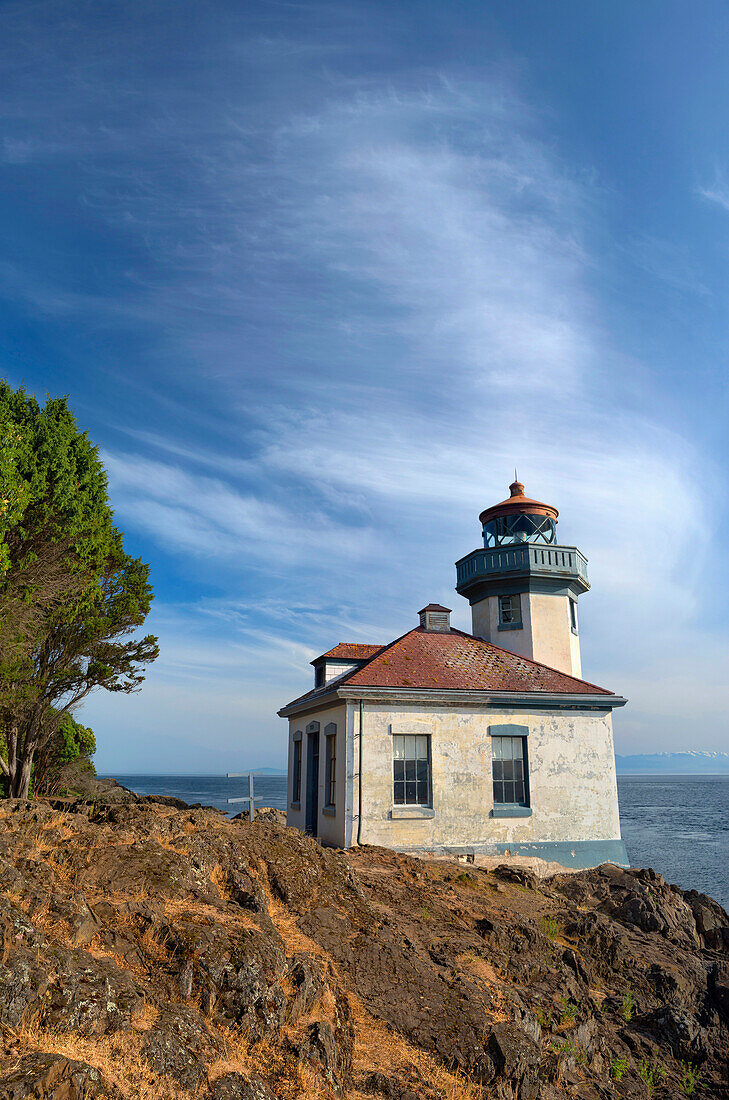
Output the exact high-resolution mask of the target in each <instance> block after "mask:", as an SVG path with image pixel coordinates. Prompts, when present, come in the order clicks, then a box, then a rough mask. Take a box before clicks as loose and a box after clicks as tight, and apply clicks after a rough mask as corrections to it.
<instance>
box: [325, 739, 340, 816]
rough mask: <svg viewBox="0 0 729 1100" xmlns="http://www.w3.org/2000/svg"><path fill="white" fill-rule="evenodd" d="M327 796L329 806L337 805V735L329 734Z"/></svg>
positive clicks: (327, 744)
mask: <svg viewBox="0 0 729 1100" xmlns="http://www.w3.org/2000/svg"><path fill="white" fill-rule="evenodd" d="M325 779H326V795H327V801H326V804H327V806H334V805H336V797H337V735H336V733H329V734H327V742H326V776H325Z"/></svg>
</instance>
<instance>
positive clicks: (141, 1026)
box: [132, 1002, 159, 1031]
mask: <svg viewBox="0 0 729 1100" xmlns="http://www.w3.org/2000/svg"><path fill="white" fill-rule="evenodd" d="M158 1020H159V1009H158V1008H157V1006H156V1005H153V1004H150V1003H149V1002H145V1004H144V1006H143V1007H142V1008H138V1009H137V1010H136V1011H135V1012H133V1013H132V1027H133V1028H135V1029H136V1030H137V1031H151V1030H152V1028H153V1027H154V1025H155V1024H156V1023H157V1021H158Z"/></svg>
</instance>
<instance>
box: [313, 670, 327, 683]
mask: <svg viewBox="0 0 729 1100" xmlns="http://www.w3.org/2000/svg"><path fill="white" fill-rule="evenodd" d="M325 675H326V666H325V665H317V666H316V668H315V669H314V687H317V688H319V687H323V686H324V677H325Z"/></svg>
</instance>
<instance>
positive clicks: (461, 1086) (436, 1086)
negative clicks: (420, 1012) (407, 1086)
mask: <svg viewBox="0 0 729 1100" xmlns="http://www.w3.org/2000/svg"><path fill="white" fill-rule="evenodd" d="M350 1006H351V1008H352V1016H353V1020H354V1024H355V1028H356V1035H357V1041H356V1044H355V1052H354V1068H355V1074H356V1076H360V1077H364V1076H365V1075H367V1074H369V1073H372V1072H373V1071H375V1070H377V1071H379V1072H380V1073H384V1074H386V1075H387V1076H388V1077H392V1078H394V1079H395V1080H399V1081H405V1080H407V1079H408V1077H409V1076H411V1075H413V1076H415V1078H416V1079H417V1078H418V1077H420V1078H422V1080H423V1081H425V1082H427V1084H429V1085H430V1086H431V1088H432V1089H433V1090H434V1091H435V1092H436V1094H437V1095H438V1096H439V1097H442V1100H482V1097H483V1095H484V1094H483V1091H482V1089H481V1088H480V1087H479V1086H478V1085H475V1084H474V1083H473V1081H470V1080H469V1079H468V1078H467V1077H464V1076H463V1074H461V1073H459V1072H457V1071H453V1070H449V1069H447V1068H446V1067H445V1066H444V1065H443V1064H442V1063H441V1062H439V1061H438V1060H437V1059H436V1058H434V1057H433V1056H432V1055H430V1054H427V1053H426V1052H425V1051H424V1050H421V1049H420V1048H419V1047H415V1046H413V1045H412V1044H411V1043H409V1042H408V1041H407V1039H405V1038H404V1037H403V1036H402V1035H399V1034H398V1033H397V1032H396V1031H393V1030H391V1029H390V1028H389V1027H388V1026H387V1024H385V1023H383V1022H382V1020H377V1019H375V1017H373V1016H371V1015H370V1014H369V1012H367V1010H366V1009H365V1008H364V1007H363V1006H362V1005H361V1004H360V1002H359V1001H358V999H357V998H356V997H350Z"/></svg>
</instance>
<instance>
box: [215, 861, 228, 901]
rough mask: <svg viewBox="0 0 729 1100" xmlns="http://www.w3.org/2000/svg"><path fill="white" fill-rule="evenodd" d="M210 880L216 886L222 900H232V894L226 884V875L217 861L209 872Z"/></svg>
mask: <svg viewBox="0 0 729 1100" xmlns="http://www.w3.org/2000/svg"><path fill="white" fill-rule="evenodd" d="M210 881H211V882H212V883H213V885H214V886H215V887H216V889H217V891H218V893H219V894H220V898H221V900H222V901H232V900H233V895H232V894H231V892H230V886H229V885H228V876H227V874H226V872H225V871H224V870H223V868H222V867H221V866H220V864H219V863H216V864H215V866H214V867H213V869H212V871H211V872H210Z"/></svg>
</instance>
